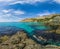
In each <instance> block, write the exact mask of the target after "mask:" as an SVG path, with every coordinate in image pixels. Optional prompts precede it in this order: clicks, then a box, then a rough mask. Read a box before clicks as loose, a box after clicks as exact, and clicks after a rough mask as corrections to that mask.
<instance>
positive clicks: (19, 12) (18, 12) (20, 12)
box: [14, 10, 25, 15]
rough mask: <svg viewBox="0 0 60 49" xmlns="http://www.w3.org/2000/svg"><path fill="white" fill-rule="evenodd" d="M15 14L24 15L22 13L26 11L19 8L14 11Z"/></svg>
mask: <svg viewBox="0 0 60 49" xmlns="http://www.w3.org/2000/svg"><path fill="white" fill-rule="evenodd" d="M14 14H16V15H22V14H25V12H24V11H20V10H18V11H14Z"/></svg>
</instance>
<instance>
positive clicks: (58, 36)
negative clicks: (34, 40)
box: [33, 30, 60, 41]
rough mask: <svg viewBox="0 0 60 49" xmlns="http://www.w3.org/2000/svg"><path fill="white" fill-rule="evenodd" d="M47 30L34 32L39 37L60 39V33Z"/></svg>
mask: <svg viewBox="0 0 60 49" xmlns="http://www.w3.org/2000/svg"><path fill="white" fill-rule="evenodd" d="M46 31H47V30H34V31H33V32H34V34H35V35H36V36H37V37H39V36H41V37H43V38H44V39H46V40H49V39H52V40H54V41H60V34H56V33H52V32H48V33H47V32H46Z"/></svg>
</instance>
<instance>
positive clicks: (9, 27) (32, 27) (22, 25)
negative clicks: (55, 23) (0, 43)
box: [0, 22, 53, 45]
mask: <svg viewBox="0 0 60 49" xmlns="http://www.w3.org/2000/svg"><path fill="white" fill-rule="evenodd" d="M49 29H50V27H48V26H46V25H45V24H44V23H42V22H0V36H3V35H13V34H15V33H17V32H18V31H21V30H24V31H26V33H27V35H28V36H29V37H30V38H32V39H33V40H35V41H36V42H38V43H40V44H43V45H45V44H47V42H45V41H41V40H39V39H38V38H36V36H35V33H36V32H35V31H37V30H38V31H40V35H43V34H42V33H43V31H45V30H49ZM36 34H39V32H38V33H36ZM43 36H44V35H43ZM52 37H53V35H52ZM50 43H51V42H50Z"/></svg>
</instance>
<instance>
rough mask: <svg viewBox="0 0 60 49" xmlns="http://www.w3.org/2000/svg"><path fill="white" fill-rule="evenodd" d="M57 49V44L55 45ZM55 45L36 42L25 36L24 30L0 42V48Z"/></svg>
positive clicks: (38, 48) (49, 48)
mask: <svg viewBox="0 0 60 49" xmlns="http://www.w3.org/2000/svg"><path fill="white" fill-rule="evenodd" d="M56 47H57V49H59V46H56ZM54 48H55V47H53V45H52V46H49V45H46V46H43V45H41V44H38V43H37V42H35V41H34V40H32V39H31V38H29V37H28V36H27V34H26V33H25V32H24V31H19V32H17V33H16V34H14V35H13V36H11V37H10V38H9V39H8V40H7V41H5V42H2V43H1V44H0V49H54Z"/></svg>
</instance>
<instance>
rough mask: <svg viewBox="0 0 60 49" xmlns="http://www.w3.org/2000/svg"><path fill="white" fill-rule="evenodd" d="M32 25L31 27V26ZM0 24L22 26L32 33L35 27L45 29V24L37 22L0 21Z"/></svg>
mask: <svg viewBox="0 0 60 49" xmlns="http://www.w3.org/2000/svg"><path fill="white" fill-rule="evenodd" d="M32 25H33V26H34V25H35V26H34V27H31V26H32ZM0 26H2V27H3V26H16V27H18V28H22V29H24V30H26V31H27V32H28V33H30V34H33V33H32V31H33V30H35V29H40V30H44V29H47V27H46V26H44V25H43V24H42V23H37V22H28V23H27V22H0Z"/></svg>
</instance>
